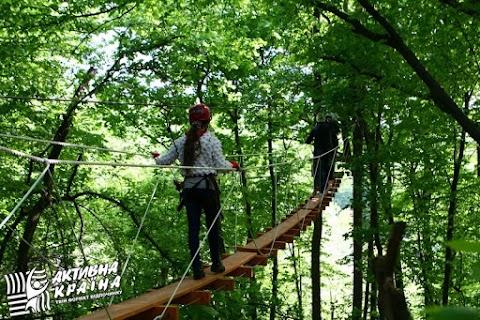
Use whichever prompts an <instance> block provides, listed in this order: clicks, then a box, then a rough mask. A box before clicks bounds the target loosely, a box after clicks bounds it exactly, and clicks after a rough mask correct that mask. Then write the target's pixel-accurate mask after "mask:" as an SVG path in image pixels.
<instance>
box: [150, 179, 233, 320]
mask: <svg viewBox="0 0 480 320" xmlns="http://www.w3.org/2000/svg"><path fill="white" fill-rule="evenodd" d="M237 176H238V177H239V175H237ZM234 187H235V183H233V184H232V188H230V191H229V192H228V195H227V199H229V198H230V195H231V194H232V191H233V189H234ZM223 206H224V205H223V204H222V205H221V206H220V208H219V210H218V212H217V214H216V215H215V218H214V219H213V221H212V224H211V225H210V228H208V230H207V233H206V234H205V236H204V237H203V239H202V241H201V242H200V244H199V246H198V248H197V251H196V252H195V254H194V255H193V257H192V259H191V260H190V263H189V264H188V266H187V268H186V270H185V272H184V273H183V275H182V278H181V279H180V281H178V284H177V286H176V288H175V290H174V291H173V292H172V295H171V296H170V299H169V300H168V302H167V304H166V305H165V308H164V310H163V312H162V314H160V315H159V316H157V317H155V318H153V320H161V319H163V316H164V315H165V312H167V309H168V307H169V306H170V304H171V303H172V301H173V299H174V298H175V296H176V294H177V292H178V290H179V289H180V286H181V285H182V283H183V281H184V280H185V278H186V276H187V273H188V270H190V268H191V267H192V265H193V261H194V259H195V258H196V257H197V256H198V255H199V253H200V249H201V248H202V246H203V244H204V243H205V242H206V240H207V238H208V235H209V234H210V231H211V230H212V228H213V226H214V225H215V223H216V222H217V220H218V217H219V216H220V214H221V212H222V209H223Z"/></svg>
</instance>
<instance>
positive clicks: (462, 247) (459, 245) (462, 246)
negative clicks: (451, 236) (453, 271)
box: [447, 240, 480, 253]
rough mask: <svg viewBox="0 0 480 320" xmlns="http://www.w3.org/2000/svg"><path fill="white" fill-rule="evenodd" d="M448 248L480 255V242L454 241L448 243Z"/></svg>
mask: <svg viewBox="0 0 480 320" xmlns="http://www.w3.org/2000/svg"><path fill="white" fill-rule="evenodd" d="M447 246H449V247H450V248H452V249H453V250H455V251H462V252H477V253H480V242H478V241H468V240H453V241H449V242H447Z"/></svg>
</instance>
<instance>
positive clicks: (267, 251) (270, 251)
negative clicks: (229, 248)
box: [237, 245, 278, 258]
mask: <svg viewBox="0 0 480 320" xmlns="http://www.w3.org/2000/svg"><path fill="white" fill-rule="evenodd" d="M237 250H238V251H242V252H258V253H261V254H262V255H266V256H268V257H269V258H275V257H276V256H277V253H278V249H277V248H272V246H271V245H270V246H269V247H268V248H261V249H257V248H246V247H237Z"/></svg>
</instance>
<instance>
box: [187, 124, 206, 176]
mask: <svg viewBox="0 0 480 320" xmlns="http://www.w3.org/2000/svg"><path fill="white" fill-rule="evenodd" d="M207 127H208V121H193V122H192V123H191V124H190V129H189V130H188V131H187V134H186V135H187V139H186V140H185V145H184V155H183V164H184V165H185V166H193V164H194V163H195V159H196V158H197V156H198V155H199V154H200V152H201V151H202V145H201V144H200V137H201V133H202V131H204V130H206V129H207ZM191 171H192V170H191V169H187V170H186V172H187V174H190V173H191Z"/></svg>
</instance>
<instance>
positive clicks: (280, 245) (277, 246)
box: [273, 240, 287, 249]
mask: <svg viewBox="0 0 480 320" xmlns="http://www.w3.org/2000/svg"><path fill="white" fill-rule="evenodd" d="M273 247H274V248H275V249H285V248H286V247H287V243H286V242H285V241H279V240H275V242H274V244H273Z"/></svg>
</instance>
